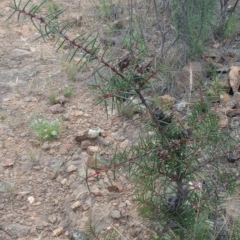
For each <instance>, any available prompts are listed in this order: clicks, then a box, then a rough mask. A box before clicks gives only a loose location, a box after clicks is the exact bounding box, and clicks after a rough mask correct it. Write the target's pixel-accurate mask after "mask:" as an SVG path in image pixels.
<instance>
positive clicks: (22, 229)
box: [5, 223, 31, 239]
mask: <svg viewBox="0 0 240 240" xmlns="http://www.w3.org/2000/svg"><path fill="white" fill-rule="evenodd" d="M30 229H31V227H29V226H24V225H21V224H18V223H11V224H9V225H8V226H7V227H6V232H8V233H9V234H10V235H11V236H12V237H13V236H14V239H16V238H17V237H24V236H25V237H26V236H27V235H28V233H29V231H30ZM12 237H11V239H13V238H12ZM5 239H6V238H5Z"/></svg>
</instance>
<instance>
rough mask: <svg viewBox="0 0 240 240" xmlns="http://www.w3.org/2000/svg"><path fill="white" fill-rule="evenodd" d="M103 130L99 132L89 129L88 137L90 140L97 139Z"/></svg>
mask: <svg viewBox="0 0 240 240" xmlns="http://www.w3.org/2000/svg"><path fill="white" fill-rule="evenodd" d="M101 131H102V130H101V129H100V128H99V129H97V130H94V129H89V130H88V136H89V138H97V137H98V136H99V134H100V133H101Z"/></svg>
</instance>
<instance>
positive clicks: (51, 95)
mask: <svg viewBox="0 0 240 240" xmlns="http://www.w3.org/2000/svg"><path fill="white" fill-rule="evenodd" d="M56 98H57V94H56V93H54V92H53V93H51V94H50V95H49V96H48V99H49V102H50V103H51V104H56Z"/></svg>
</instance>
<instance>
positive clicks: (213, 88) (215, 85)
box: [206, 77, 225, 100]
mask: <svg viewBox="0 0 240 240" xmlns="http://www.w3.org/2000/svg"><path fill="white" fill-rule="evenodd" d="M224 92H225V90H224V83H223V81H221V79H219V78H218V77H214V78H213V80H212V82H211V83H210V85H209V86H208V90H207V92H206V94H207V96H208V97H210V100H211V98H212V100H219V96H220V94H222V93H224Z"/></svg>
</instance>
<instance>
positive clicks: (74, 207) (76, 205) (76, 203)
mask: <svg viewBox="0 0 240 240" xmlns="http://www.w3.org/2000/svg"><path fill="white" fill-rule="evenodd" d="M80 206H81V203H80V201H77V202H75V203H74V204H72V206H71V208H72V210H76V209H77V208H79V207H80Z"/></svg>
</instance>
